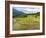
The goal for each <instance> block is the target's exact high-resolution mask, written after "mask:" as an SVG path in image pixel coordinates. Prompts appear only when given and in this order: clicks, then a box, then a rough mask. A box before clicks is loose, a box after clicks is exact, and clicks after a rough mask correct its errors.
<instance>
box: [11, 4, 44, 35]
mask: <svg viewBox="0 0 46 38" xmlns="http://www.w3.org/2000/svg"><path fill="white" fill-rule="evenodd" d="M12 7H35V8H40V30H23V31H13V30H12ZM42 15H43V13H42V6H35V5H18V4H10V34H22V33H38V32H42Z"/></svg>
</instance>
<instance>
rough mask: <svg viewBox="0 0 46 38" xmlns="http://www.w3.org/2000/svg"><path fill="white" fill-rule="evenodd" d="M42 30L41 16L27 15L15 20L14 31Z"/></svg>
mask: <svg viewBox="0 0 46 38" xmlns="http://www.w3.org/2000/svg"><path fill="white" fill-rule="evenodd" d="M36 29H40V15H37V14H34V15H26V16H24V17H21V16H18V17H14V18H13V30H36Z"/></svg>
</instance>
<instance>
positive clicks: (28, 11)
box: [14, 7, 40, 13]
mask: <svg viewBox="0 0 46 38" xmlns="http://www.w3.org/2000/svg"><path fill="white" fill-rule="evenodd" d="M14 9H16V10H18V11H22V12H24V13H36V12H40V9H39V8H29V7H28V8H27V7H15V8H14Z"/></svg>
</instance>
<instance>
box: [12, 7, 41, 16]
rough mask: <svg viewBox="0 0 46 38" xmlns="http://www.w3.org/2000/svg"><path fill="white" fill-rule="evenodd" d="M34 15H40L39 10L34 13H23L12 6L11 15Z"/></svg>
mask: <svg viewBox="0 0 46 38" xmlns="http://www.w3.org/2000/svg"><path fill="white" fill-rule="evenodd" d="M31 14H32V15H34V14H37V15H40V12H35V13H24V12H23V11H19V10H16V9H14V8H13V16H22V15H31Z"/></svg>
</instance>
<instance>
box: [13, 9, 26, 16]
mask: <svg viewBox="0 0 46 38" xmlns="http://www.w3.org/2000/svg"><path fill="white" fill-rule="evenodd" d="M22 14H25V13H24V12H22V11H19V10H16V9H13V16H17V15H22Z"/></svg>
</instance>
